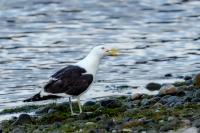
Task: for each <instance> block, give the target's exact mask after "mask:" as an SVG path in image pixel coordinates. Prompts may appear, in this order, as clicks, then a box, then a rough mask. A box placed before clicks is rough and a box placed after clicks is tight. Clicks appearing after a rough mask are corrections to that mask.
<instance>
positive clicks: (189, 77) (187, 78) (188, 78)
mask: <svg viewBox="0 0 200 133" xmlns="http://www.w3.org/2000/svg"><path fill="white" fill-rule="evenodd" d="M191 79H192V77H191V76H185V77H184V80H191Z"/></svg>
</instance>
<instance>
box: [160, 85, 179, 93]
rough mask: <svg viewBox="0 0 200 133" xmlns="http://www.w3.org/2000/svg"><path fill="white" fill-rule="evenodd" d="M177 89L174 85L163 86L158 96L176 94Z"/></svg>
mask: <svg viewBox="0 0 200 133" xmlns="http://www.w3.org/2000/svg"><path fill="white" fill-rule="evenodd" d="M176 93H177V88H176V87H175V86H174V85H171V84H169V85H164V86H162V87H161V89H160V91H159V94H160V95H168V94H176Z"/></svg>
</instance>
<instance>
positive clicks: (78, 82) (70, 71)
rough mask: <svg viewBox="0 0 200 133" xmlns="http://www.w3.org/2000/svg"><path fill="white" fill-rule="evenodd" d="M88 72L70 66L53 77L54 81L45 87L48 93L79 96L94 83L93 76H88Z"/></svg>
mask: <svg viewBox="0 0 200 133" xmlns="http://www.w3.org/2000/svg"><path fill="white" fill-rule="evenodd" d="M85 72H86V70H85V69H83V68H81V67H79V66H68V67H65V68H63V69H61V70H60V71H58V72H56V73H55V74H54V75H52V76H51V77H52V79H51V80H50V81H49V82H48V83H47V84H46V85H45V86H44V91H45V92H48V93H54V94H56V93H66V94H68V95H73V96H78V95H80V94H81V93H82V92H84V91H85V90H87V88H88V87H89V85H90V84H91V83H92V81H93V76H92V74H86V73H85Z"/></svg>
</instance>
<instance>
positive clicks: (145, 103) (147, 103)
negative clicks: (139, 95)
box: [140, 98, 150, 106]
mask: <svg viewBox="0 0 200 133" xmlns="http://www.w3.org/2000/svg"><path fill="white" fill-rule="evenodd" d="M140 104H141V105H142V106H147V105H149V104H150V102H149V100H148V99H146V98H145V99H142V101H141V103H140Z"/></svg>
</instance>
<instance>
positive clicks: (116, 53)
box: [107, 48, 119, 56]
mask: <svg viewBox="0 0 200 133" xmlns="http://www.w3.org/2000/svg"><path fill="white" fill-rule="evenodd" d="M107 53H108V56H118V55H119V53H118V50H117V49H115V48H112V49H110V50H108V51H107Z"/></svg>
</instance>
